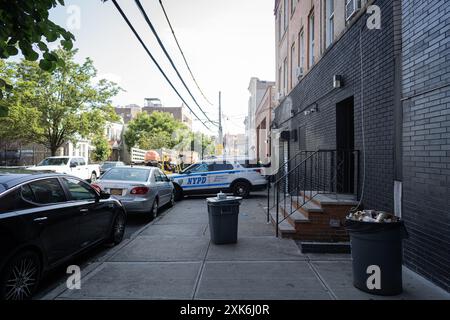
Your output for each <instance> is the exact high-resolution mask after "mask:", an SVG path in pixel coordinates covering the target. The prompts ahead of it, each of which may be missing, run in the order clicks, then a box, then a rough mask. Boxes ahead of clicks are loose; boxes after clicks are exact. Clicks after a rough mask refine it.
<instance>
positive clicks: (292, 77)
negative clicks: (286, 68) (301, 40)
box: [290, 42, 297, 89]
mask: <svg viewBox="0 0 450 320" xmlns="http://www.w3.org/2000/svg"><path fill="white" fill-rule="evenodd" d="M290 62H291V89H292V88H293V87H294V86H295V84H296V72H295V71H296V70H295V69H296V67H297V65H296V63H295V42H294V43H293V44H292V47H291V61H290Z"/></svg>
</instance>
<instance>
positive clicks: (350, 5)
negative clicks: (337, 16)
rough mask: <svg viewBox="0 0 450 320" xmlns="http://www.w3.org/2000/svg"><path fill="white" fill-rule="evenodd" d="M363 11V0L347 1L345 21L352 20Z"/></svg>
mask: <svg viewBox="0 0 450 320" xmlns="http://www.w3.org/2000/svg"><path fill="white" fill-rule="evenodd" d="M359 9H361V0H346V1H345V21H348V20H350V19H351V18H352V17H353V16H354V15H355V14H356V12H358V10H359Z"/></svg>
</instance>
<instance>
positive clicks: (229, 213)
mask: <svg viewBox="0 0 450 320" xmlns="http://www.w3.org/2000/svg"><path fill="white" fill-rule="evenodd" d="M241 200H242V198H241V197H214V198H208V199H207V203H208V217H209V230H210V234H211V241H212V242H213V243H214V244H228V243H236V242H237V232H238V215H239V206H240V204H241Z"/></svg>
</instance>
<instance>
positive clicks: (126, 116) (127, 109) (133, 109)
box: [114, 104, 142, 124]
mask: <svg viewBox="0 0 450 320" xmlns="http://www.w3.org/2000/svg"><path fill="white" fill-rule="evenodd" d="M114 110H115V111H116V113H117V115H119V116H120V117H121V118H122V119H123V123H125V124H127V123H128V122H130V121H131V120H133V119H134V118H136V117H137V115H138V114H139V113H140V112H142V108H141V107H140V106H138V105H137V104H129V105H127V106H123V107H116V108H114Z"/></svg>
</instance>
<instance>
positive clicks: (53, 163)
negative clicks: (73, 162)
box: [38, 158, 69, 167]
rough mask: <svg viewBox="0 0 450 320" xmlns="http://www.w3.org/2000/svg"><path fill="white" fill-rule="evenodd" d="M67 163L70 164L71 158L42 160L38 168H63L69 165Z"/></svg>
mask: <svg viewBox="0 0 450 320" xmlns="http://www.w3.org/2000/svg"><path fill="white" fill-rule="evenodd" d="M67 162H69V158H47V159H44V160H42V161H41V162H40V163H39V164H38V167H41V166H62V165H65V164H67Z"/></svg>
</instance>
